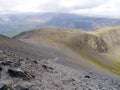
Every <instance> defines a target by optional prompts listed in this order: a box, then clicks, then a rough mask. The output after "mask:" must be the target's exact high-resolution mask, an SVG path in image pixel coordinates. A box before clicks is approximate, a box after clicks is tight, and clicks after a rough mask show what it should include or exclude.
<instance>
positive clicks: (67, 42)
mask: <svg viewBox="0 0 120 90" xmlns="http://www.w3.org/2000/svg"><path fill="white" fill-rule="evenodd" d="M32 32H33V33H32V34H30V33H31V31H28V32H24V33H21V34H19V35H17V36H16V37H14V38H16V39H22V40H24V41H29V42H36V43H37V44H41V43H42V44H44V45H50V46H52V47H56V48H59V49H61V50H63V51H64V52H66V51H65V50H66V49H68V50H69V52H71V53H70V55H69V56H73V58H72V59H71V61H72V62H74V63H77V64H82V65H83V66H87V67H89V68H90V67H91V68H95V67H92V66H91V65H96V66H97V68H98V67H101V68H103V69H105V70H108V71H110V72H112V73H115V74H117V75H120V70H119V68H120V60H119V57H120V54H119V52H120V49H119V47H120V39H119V35H120V27H113V28H103V29H101V30H97V31H94V32H85V31H81V30H70V29H69V30H67V29H57V28H41V29H37V30H34V31H32ZM29 34H30V35H29ZM73 53H74V54H75V55H77V56H75V57H78V59H76V58H75V57H74V55H73ZM68 60H69V59H68ZM91 62H92V63H93V64H91ZM97 68H96V70H97Z"/></svg>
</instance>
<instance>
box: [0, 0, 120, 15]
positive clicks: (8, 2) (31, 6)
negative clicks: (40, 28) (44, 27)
mask: <svg viewBox="0 0 120 90" xmlns="http://www.w3.org/2000/svg"><path fill="white" fill-rule="evenodd" d="M18 12H19V13H20V12H69V13H77V14H90V15H104V16H114V17H117V16H119V15H120V0H0V14H2V13H18Z"/></svg>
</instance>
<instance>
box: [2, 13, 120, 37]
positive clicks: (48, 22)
mask: <svg viewBox="0 0 120 90" xmlns="http://www.w3.org/2000/svg"><path fill="white" fill-rule="evenodd" d="M118 25H120V19H112V18H100V17H90V16H81V15H75V14H66V13H32V14H31V13H24V14H11V15H7V14H6V15H2V14H1V15H0V33H1V34H4V35H7V36H14V35H16V34H18V33H20V32H23V31H26V30H31V29H35V28H39V27H56V28H73V29H82V30H96V29H98V28H101V27H108V26H118Z"/></svg>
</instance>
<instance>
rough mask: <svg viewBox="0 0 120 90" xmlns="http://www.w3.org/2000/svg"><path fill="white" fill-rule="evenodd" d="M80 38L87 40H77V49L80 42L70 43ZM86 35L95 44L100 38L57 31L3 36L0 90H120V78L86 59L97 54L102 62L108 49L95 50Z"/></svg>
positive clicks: (47, 30) (0, 50) (42, 30)
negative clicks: (101, 55) (103, 55)
mask: <svg viewBox="0 0 120 90" xmlns="http://www.w3.org/2000/svg"><path fill="white" fill-rule="evenodd" d="M57 30H58V31H57ZM59 30H61V31H59ZM71 32H72V33H71ZM40 33H41V34H40ZM63 33H64V34H63ZM51 34H52V36H51ZM62 34H63V35H62ZM73 34H75V35H73ZM84 34H85V35H84ZM37 35H38V36H37ZM49 35H50V37H48V36H49ZM66 35H67V38H66ZM77 35H80V36H82V37H81V39H82V40H83V41H81V40H80V39H74V41H75V40H77V41H81V42H80V44H78V45H77V46H76V42H75V43H71V42H70V41H72V42H73V40H72V39H73V38H74V37H77ZM96 35H97V34H96ZM98 35H100V34H98ZM36 36H37V37H36ZM83 36H84V37H86V36H88V37H89V38H90V40H91V42H93V41H94V40H96V39H95V37H98V36H94V34H93V35H92V36H91V33H86V32H84V31H79V32H77V31H76V30H74V31H73V30H70V32H68V31H66V30H63V31H62V29H53V28H51V29H50V28H48V29H45V28H44V29H39V30H36V31H28V32H23V33H21V34H20V35H18V36H16V37H14V38H16V39H11V38H8V37H6V36H3V35H0V90H101V89H105V90H119V88H120V77H119V76H117V75H114V74H112V73H109V72H107V71H106V70H103V69H102V68H101V67H100V66H98V65H97V64H95V63H93V61H94V60H93V61H92V59H91V57H88V56H86V54H89V55H92V54H94V55H97V58H101V59H102V57H100V56H98V55H99V53H102V54H103V53H108V50H107V51H106V52H101V47H100V51H99V49H95V51H94V49H91V47H92V45H90V46H89V45H88V44H87V43H86V40H85V41H84V37H83ZM33 37H34V38H33ZM55 37H56V38H55ZM65 38H66V39H65ZM18 39H20V40H21V41H20V40H18ZM60 39H61V40H60ZM62 39H65V40H62ZM69 39H71V40H69ZM65 41H68V42H65ZM100 41H101V40H100ZM100 41H99V43H100ZM83 42H85V44H86V45H85V46H84V47H83V45H82V43H83ZM91 42H90V43H91ZM68 45H69V46H68ZM102 45H103V46H104V44H102ZM105 46H107V45H105ZM79 48H80V50H77V49H79ZM88 51H90V53H89V52H88ZM83 52H84V53H85V54H84V53H83ZM97 52H98V53H97ZM91 53H92V54H91ZM72 62H74V63H72ZM110 62H111V61H110ZM102 64H103V62H102ZM107 64H108V62H107ZM105 65H106V64H105ZM85 67H87V68H85ZM94 68H95V69H94ZM96 70H97V71H96ZM107 70H108V69H107ZM98 71H99V72H98ZM108 71H109V70H108ZM118 75H119V74H118Z"/></svg>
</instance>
